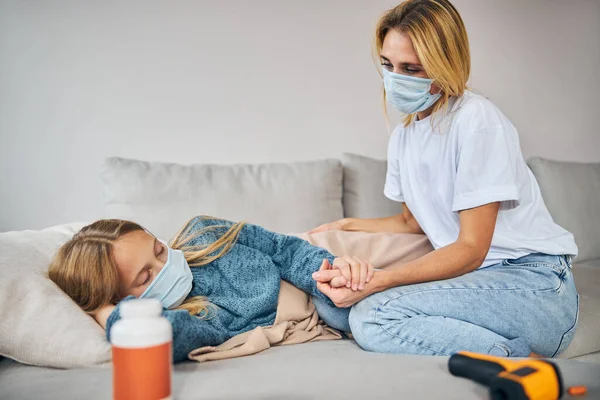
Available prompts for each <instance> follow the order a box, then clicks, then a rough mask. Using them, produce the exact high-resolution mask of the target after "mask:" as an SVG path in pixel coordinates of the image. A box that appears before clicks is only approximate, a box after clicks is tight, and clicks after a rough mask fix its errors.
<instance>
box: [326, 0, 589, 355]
mask: <svg viewBox="0 0 600 400" xmlns="http://www.w3.org/2000/svg"><path fill="white" fill-rule="evenodd" d="M375 41H376V51H377V56H378V58H379V60H380V61H381V65H382V74H383V84H384V88H385V97H386V98H387V101H389V102H390V103H391V104H392V105H394V106H395V107H396V108H397V109H398V110H399V111H401V112H402V113H404V114H405V115H406V117H405V119H404V123H403V124H400V125H399V126H398V127H397V128H396V129H395V130H394V132H393V133H392V135H391V138H390V141H389V149H388V172H387V178H386V183H385V189H384V193H385V195H386V196H387V197H388V198H389V199H391V200H394V201H398V202H401V203H403V213H402V214H399V215H396V216H393V217H389V218H381V219H343V220H341V221H337V222H333V223H329V224H326V225H323V226H321V227H319V228H316V229H315V230H314V232H317V231H324V230H331V229H342V230H347V231H367V232H405V233H424V234H426V235H427V237H428V238H429V240H430V241H431V243H432V245H433V247H434V249H435V251H433V252H431V253H429V254H427V255H425V256H424V257H421V258H419V259H417V260H415V261H413V262H410V263H408V264H405V265H403V266H401V267H399V268H395V269H392V270H386V271H381V272H376V274H375V276H374V278H373V280H372V281H371V282H370V283H369V284H367V285H366V288H365V290H363V291H353V290H350V289H345V288H332V287H331V286H329V285H328V284H327V282H328V280H329V279H331V278H332V276H333V275H332V273H333V272H332V271H324V272H320V273H318V274H316V275H315V279H317V280H319V281H320V284H319V288H320V289H321V290H323V292H324V293H325V294H327V295H328V296H329V297H330V298H331V299H332V300H334V302H335V303H336V304H337V305H339V306H342V307H348V306H350V305H353V304H354V306H353V307H352V310H351V312H350V316H349V322H350V327H351V329H352V333H353V335H354V337H355V338H356V340H357V342H358V344H359V345H360V346H361V347H362V348H364V349H366V350H371V351H377V352H386V353H410V354H430V355H447V354H450V353H453V352H455V351H459V350H471V351H477V352H482V353H488V354H492V355H500V356H514V357H524V356H529V355H531V356H536V355H542V356H547V357H552V356H556V355H557V354H559V353H560V352H562V351H563V350H564V349H565V348H566V347H567V346H568V344H569V343H570V341H571V339H572V338H573V335H574V333H575V326H576V324H577V316H578V295H577V291H576V288H575V284H574V282H573V275H572V273H571V258H572V257H573V256H575V255H577V246H576V245H575V242H574V240H573V236H572V235H571V233H569V232H567V231H566V230H564V229H563V228H561V227H560V226H558V225H557V224H555V223H554V222H553V220H552V218H551V216H550V214H549V213H548V211H547V209H546V207H545V205H544V201H543V199H542V196H541V194H540V189H539V186H538V184H537V182H536V180H535V178H534V176H533V175H532V173H531V171H530V170H529V169H528V167H527V165H526V164H525V161H524V159H523V155H522V154H521V149H520V145H519V137H518V134H517V130H516V129H515V127H514V126H513V125H512V124H511V123H510V121H509V120H508V119H507V118H506V116H504V114H502V112H501V111H500V110H499V109H498V108H497V107H496V106H495V105H494V104H493V103H492V102H491V101H490V100H488V99H486V98H485V97H482V96H480V95H478V94H475V93H473V92H471V91H469V90H468V88H467V80H468V78H469V73H470V54H469V42H468V39H467V33H466V30H465V26H464V24H463V21H462V19H461V17H460V15H459V13H458V11H457V10H456V9H455V8H454V6H453V5H452V4H451V3H450V2H449V1H447V0H408V1H405V2H403V3H402V4H400V5H398V6H397V7H395V8H393V9H391V10H389V11H388V12H387V13H385V14H384V15H383V17H382V18H381V20H380V21H379V23H378V25H377V29H376V35H375ZM365 298H366V299H365ZM363 299H364V300H363ZM361 300H362V301H361ZM336 312H337V313H338V314H339V315H340V317H343V316H344V315H345V314H343V315H342V314H341V313H342V312H341V311H336Z"/></svg>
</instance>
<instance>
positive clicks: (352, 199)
mask: <svg viewBox="0 0 600 400" xmlns="http://www.w3.org/2000/svg"><path fill="white" fill-rule="evenodd" d="M342 162H343V164H344V216H345V217H350V218H380V217H389V216H390V215H396V214H400V213H402V204H401V203H398V202H395V201H392V200H389V199H388V198H387V197H385V196H384V195H383V186H384V184H385V175H386V172H387V162H386V161H385V160H376V159H374V158H369V157H364V156H359V155H356V154H348V153H347V154H344V155H343V157H342Z"/></svg>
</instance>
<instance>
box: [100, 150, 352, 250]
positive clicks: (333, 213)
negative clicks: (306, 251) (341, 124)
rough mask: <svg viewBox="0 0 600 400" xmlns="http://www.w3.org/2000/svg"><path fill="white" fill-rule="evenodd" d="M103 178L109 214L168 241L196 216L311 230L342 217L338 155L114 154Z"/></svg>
mask: <svg viewBox="0 0 600 400" xmlns="http://www.w3.org/2000/svg"><path fill="white" fill-rule="evenodd" d="M101 175H102V179H103V181H104V202H105V207H106V209H105V214H106V217H107V218H122V219H127V220H130V221H134V222H137V223H139V224H141V225H142V226H144V227H145V228H146V229H148V230H149V231H151V232H152V233H153V234H155V235H156V236H158V237H160V238H163V239H169V238H171V237H173V236H174V235H175V233H177V231H178V230H179V229H180V228H181V227H182V226H183V225H184V224H185V223H186V222H187V221H188V220H189V219H190V218H192V217H194V216H196V215H212V216H214V217H218V218H224V219H228V220H232V221H240V220H244V221H246V222H249V223H253V224H257V225H261V226H264V227H265V228H267V229H270V230H273V231H276V232H304V231H306V230H309V229H312V228H314V227H316V226H318V225H320V224H323V223H325V222H331V221H335V220H338V219H340V218H342V217H343V207H342V175H343V169H342V164H341V162H340V161H338V160H324V161H311V162H298V163H288V164H257V165H202V164H197V165H180V164H166V163H157V162H145V161H137V160H128V159H124V158H108V159H107V160H106V161H105V163H104V168H103V171H102V174H101Z"/></svg>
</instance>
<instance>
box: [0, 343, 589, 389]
mask: <svg viewBox="0 0 600 400" xmlns="http://www.w3.org/2000/svg"><path fill="white" fill-rule="evenodd" d="M556 362H557V364H558V365H559V368H560V370H561V375H562V376H563V379H564V382H565V385H566V386H571V385H587V387H588V393H587V395H586V396H582V397H581V400H591V399H598V398H599V396H600V380H599V379H598V376H600V365H598V364H589V363H581V362H577V361H571V360H557V361H556ZM111 381H112V370H111V369H110V368H81V369H76V370H70V371H58V370H50V369H44V368H33V367H28V366H25V365H19V364H15V363H13V362H12V361H10V360H4V361H2V362H0V398H1V399H5V400H9V399H10V400H15V399H24V400H25V399H27V400H29V399H36V400H56V399H60V400H67V399H69V400H70V399H77V400H81V399H85V400H101V399H102V400H106V399H110V398H111V396H112V393H111V391H112V385H111ZM173 397H174V398H175V399H177V400H185V399H213V400H225V399H248V400H259V399H260V400H275V399H289V400H310V399H327V400H334V399H340V400H342V399H343V400H347V399H365V400H375V399H401V400H428V399H444V400H482V399H489V398H490V396H489V390H488V389H487V388H486V387H484V386H483V385H479V384H477V383H475V382H473V381H470V380H468V379H464V378H457V377H455V376H452V374H450V373H449V372H448V358H447V357H430V356H410V355H403V356H399V355H394V354H381V353H371V352H367V351H364V350H361V349H360V348H359V347H358V346H357V345H356V343H355V342H353V341H350V340H334V341H328V342H318V343H310V344H306V345H298V346H283V347H276V348H273V349H270V350H269V351H266V352H264V353H261V354H258V355H256V356H251V357H242V358H236V359H231V360H223V361H214V362H209V363H197V362H184V363H181V364H177V365H175V366H174V368H173ZM566 398H571V397H568V396H567V397H566Z"/></svg>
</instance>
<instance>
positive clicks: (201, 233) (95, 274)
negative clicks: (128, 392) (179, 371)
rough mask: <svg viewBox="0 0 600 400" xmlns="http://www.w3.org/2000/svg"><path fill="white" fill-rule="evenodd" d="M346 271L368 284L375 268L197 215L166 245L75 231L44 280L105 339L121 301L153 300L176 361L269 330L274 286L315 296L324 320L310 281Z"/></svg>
mask: <svg viewBox="0 0 600 400" xmlns="http://www.w3.org/2000/svg"><path fill="white" fill-rule="evenodd" d="M351 264H353V265H355V267H354V270H355V271H358V270H361V271H362V272H363V275H361V276H360V277H358V278H357V279H356V280H355V282H356V283H360V285H361V286H363V285H364V284H366V283H367V282H369V281H370V279H371V278H372V276H373V273H374V271H373V267H372V265H370V264H368V263H365V262H362V261H360V260H357V259H355V258H353V257H348V256H346V257H342V258H334V256H332V255H331V254H330V253H329V252H327V251H326V250H324V249H322V248H319V247H316V246H312V245H310V244H309V243H308V242H306V241H304V240H301V239H299V238H297V237H293V236H284V235H280V234H276V233H273V232H269V231H267V230H265V229H263V228H261V227H259V226H256V225H250V224H243V223H237V224H234V223H231V222H229V221H223V220H217V219H213V218H210V217H196V218H194V219H192V220H191V221H190V222H189V223H188V224H186V226H185V227H184V228H183V229H182V230H181V231H180V232H179V233H178V234H177V236H176V237H175V239H173V242H172V243H171V247H169V246H167V245H166V244H164V243H162V242H160V241H159V240H158V239H157V238H155V237H154V236H153V235H151V234H150V233H148V232H147V231H145V230H144V229H143V228H142V227H141V226H140V225H138V224H135V223H133V222H128V221H123V220H115V219H109V220H100V221H96V222H94V223H93V224H91V225H88V226H86V227H84V228H82V229H81V231H79V232H78V233H77V234H75V235H74V236H73V238H72V239H71V240H69V241H68V242H67V243H65V244H64V245H63V246H62V247H61V248H60V249H59V251H58V252H57V254H56V256H55V257H54V259H53V261H52V263H51V265H50V268H49V270H48V277H49V278H50V279H51V280H52V281H54V282H55V283H56V284H57V285H58V286H59V287H60V288H61V289H62V290H63V291H64V292H65V293H67V294H68V295H69V296H70V297H71V298H72V299H73V300H74V301H75V302H76V303H77V304H78V305H79V306H80V307H81V308H82V309H83V310H84V311H86V312H87V313H89V314H90V315H92V316H94V318H96V320H97V321H98V323H99V324H100V325H101V326H102V327H104V328H105V329H106V334H107V338H108V339H109V340H110V328H111V326H112V325H113V324H114V323H115V322H116V321H117V320H118V319H119V309H120V307H119V304H121V303H120V302H121V301H122V300H129V299H132V298H135V297H142V298H144V297H149V298H156V299H158V300H160V302H161V303H162V305H163V307H164V308H165V311H164V312H163V314H164V316H165V317H166V318H168V319H169V320H170V321H171V323H172V325H173V358H174V360H175V361H181V360H184V359H186V358H187V355H188V353H189V352H190V351H191V350H194V349H196V348H198V347H203V346H216V345H219V344H221V343H223V342H225V341H226V340H228V339H229V338H231V337H233V336H235V335H237V334H239V333H243V332H246V331H249V330H252V329H254V328H255V327H257V326H268V325H272V324H273V322H274V321H275V314H276V311H277V300H278V294H279V287H280V280H281V279H284V280H287V281H289V282H290V283H292V284H293V285H295V286H296V287H298V288H300V289H302V290H303V291H305V292H307V293H308V294H310V295H312V296H313V298H319V299H320V301H319V306H318V307H317V311H318V313H319V315H321V317H322V319H324V320H325V322H328V321H327V315H329V314H332V315H335V313H333V312H332V311H331V310H330V309H335V306H334V305H333V304H332V303H331V301H330V300H329V299H328V298H327V297H326V296H325V295H323V294H322V293H321V292H320V291H318V290H317V289H316V283H315V281H314V280H313V279H312V278H311V274H312V273H313V272H315V271H317V270H319V269H321V270H323V271H325V270H326V269H329V268H332V265H333V266H335V267H336V273H334V274H332V275H337V276H336V277H335V278H334V279H333V280H331V281H330V282H329V284H330V286H333V287H336V286H342V285H346V284H347V282H346V279H345V278H344V277H343V276H341V273H342V272H344V271H346V270H349V269H350V265H351ZM190 266H191V267H192V268H190ZM194 267H195V268H194ZM200 267H201V268H200ZM208 300H210V303H209V302H208ZM345 324H346V325H347V321H346V322H345ZM330 326H333V327H336V326H335V321H333V324H330ZM343 328H344V327H342V329H343Z"/></svg>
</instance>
